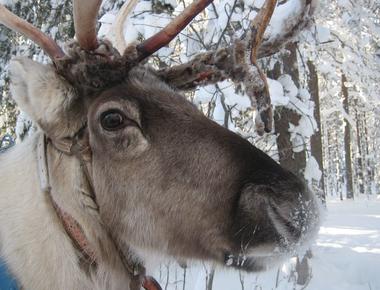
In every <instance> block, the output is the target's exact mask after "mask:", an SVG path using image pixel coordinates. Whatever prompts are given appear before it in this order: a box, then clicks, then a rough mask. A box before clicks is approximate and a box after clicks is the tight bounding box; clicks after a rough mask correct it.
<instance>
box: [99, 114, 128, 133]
mask: <svg viewBox="0 0 380 290" xmlns="http://www.w3.org/2000/svg"><path fill="white" fill-rule="evenodd" d="M100 124H101V125H102V127H103V129H104V130H107V131H115V130H118V129H121V128H123V127H125V116H124V114H123V113H122V112H120V111H117V110H110V111H106V112H104V113H102V115H101V116H100Z"/></svg>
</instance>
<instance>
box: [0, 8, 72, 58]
mask: <svg viewBox="0 0 380 290" xmlns="http://www.w3.org/2000/svg"><path fill="white" fill-rule="evenodd" d="M0 23H1V24H3V25H5V26H6V27H8V28H9V29H11V30H14V31H17V32H19V33H21V34H23V35H24V36H26V37H27V38H29V39H31V40H32V41H33V42H35V43H36V44H38V45H39V46H41V48H42V49H43V50H44V51H45V52H46V54H47V55H49V56H50V57H51V58H52V59H53V60H54V59H58V58H61V57H63V56H65V54H64V52H63V51H62V49H61V48H60V47H59V46H58V45H57V43H56V42H55V41H54V40H53V39H52V38H51V37H49V36H47V35H46V34H44V33H43V32H42V31H40V30H39V29H37V28H36V27H34V26H33V25H31V24H30V23H28V22H27V21H25V20H23V19H21V18H20V17H18V16H16V15H15V14H13V13H12V12H10V11H9V10H8V9H7V8H5V7H4V6H3V5H1V4H0Z"/></svg>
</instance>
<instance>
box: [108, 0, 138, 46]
mask: <svg viewBox="0 0 380 290" xmlns="http://www.w3.org/2000/svg"><path fill="white" fill-rule="evenodd" d="M138 1H139V0H129V1H127V2H125V3H124V4H123V6H122V7H121V8H120V11H119V13H118V14H117V16H116V19H115V21H114V23H113V25H112V27H111V29H110V32H109V36H108V37H109V38H110V40H111V42H112V43H113V45H114V46H115V47H116V49H117V50H118V51H119V52H120V53H123V51H124V50H125V49H126V48H127V43H126V42H125V38H124V22H125V20H126V19H127V17H128V15H129V14H130V13H131V12H132V11H133V9H134V8H135V6H136V4H137V2H138Z"/></svg>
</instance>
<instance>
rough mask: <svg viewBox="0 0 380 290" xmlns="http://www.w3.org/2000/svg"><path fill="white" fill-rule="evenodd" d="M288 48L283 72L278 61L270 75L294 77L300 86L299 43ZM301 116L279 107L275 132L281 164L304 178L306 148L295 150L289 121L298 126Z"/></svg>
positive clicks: (275, 114)
mask: <svg viewBox="0 0 380 290" xmlns="http://www.w3.org/2000/svg"><path fill="white" fill-rule="evenodd" d="M286 48H287V50H288V51H290V55H289V54H286V55H285V56H283V58H282V62H283V72H281V65H280V64H279V63H277V64H276V65H275V68H274V69H273V71H271V72H269V73H268V76H269V77H271V78H273V79H278V78H279V77H280V76H281V74H282V73H284V74H288V75H290V76H291V77H292V80H293V82H294V84H295V85H296V86H297V87H299V84H300V81H299V72H298V62H297V44H295V43H292V44H288V45H287V47H286ZM300 118H301V116H300V115H298V114H297V113H296V112H294V111H293V110H290V109H287V108H284V107H282V108H277V109H276V110H275V112H274V124H275V133H276V134H277V148H278V154H279V161H280V164H281V165H282V166H283V167H285V168H287V169H289V170H290V171H292V172H293V173H295V174H296V175H297V176H299V177H300V178H302V179H303V170H304V169H305V165H306V154H305V150H303V151H301V152H294V151H293V146H292V143H291V141H290V133H289V130H288V129H289V123H292V124H293V125H295V126H297V125H298V124H299V120H300Z"/></svg>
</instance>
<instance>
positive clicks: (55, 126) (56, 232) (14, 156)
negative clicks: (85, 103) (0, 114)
mask: <svg viewBox="0 0 380 290" xmlns="http://www.w3.org/2000/svg"><path fill="white" fill-rule="evenodd" d="M10 72H11V80H12V87H11V90H12V94H13V97H14V99H15V100H16V101H17V103H18V105H19V106H20V107H21V109H22V110H24V111H25V112H26V113H27V114H28V115H29V116H31V118H32V119H33V121H34V122H35V124H38V126H39V127H40V128H43V130H44V132H45V134H48V135H49V137H54V138H57V139H59V138H60V137H65V136H72V135H73V134H74V133H75V132H77V131H78V130H79V128H80V127H81V126H82V125H83V120H81V119H80V118H75V116H68V115H66V113H65V111H67V108H68V107H70V106H71V105H72V103H73V101H74V100H75V98H76V96H75V94H74V92H73V90H72V89H71V88H70V86H68V85H67V83H66V82H65V81H64V80H63V79H62V78H60V77H59V76H58V75H57V74H56V73H55V70H54V68H53V67H52V66H46V65H42V64H39V63H36V62H33V61H31V60H28V59H24V58H23V59H15V60H13V61H12V62H11V66H10ZM75 106H76V105H75ZM68 111H70V112H71V111H74V114H76V115H78V112H75V109H73V110H68ZM62 120H66V121H65V122H62ZM41 134H44V133H43V132H42V131H41V130H38V131H37V132H35V133H33V134H32V135H31V136H29V137H28V138H27V140H25V141H24V142H22V143H20V144H18V145H17V146H15V147H14V148H11V149H9V150H8V151H6V152H5V153H3V154H1V155H0V164H1V166H0V185H1V187H0V221H1V222H0V255H1V256H2V258H3V259H4V260H5V262H6V264H7V266H8V267H9V269H10V271H11V273H12V274H13V275H15V277H16V279H17V280H18V282H19V284H20V286H21V287H22V289H26V290H52V289H57V290H59V289H62V290H69V289H70V290H87V289H88V290H90V289H91V290H93V289H99V290H100V289H101V290H105V289H107V290H119V289H120V290H121V289H123V290H126V289H129V276H128V274H127V272H126V270H125V268H124V266H123V264H122V262H121V258H120V256H119V252H118V251H117V250H116V248H115V245H114V243H113V241H112V239H111V238H110V237H109V234H108V232H107V230H106V229H104V226H103V224H102V223H101V221H100V217H99V216H98V212H97V211H94V210H90V207H89V206H88V205H90V206H91V205H92V204H91V203H93V202H94V201H93V200H92V199H91V198H88V197H86V195H84V194H83V192H86V191H88V189H87V188H86V182H85V180H84V178H85V177H84V174H83V172H82V170H81V169H80V164H79V161H78V159H77V158H76V157H72V156H66V155H63V154H62V153H61V152H59V151H57V150H56V149H55V148H53V146H51V145H49V146H48V148H47V159H48V166H49V179H50V185H51V188H52V190H51V192H50V193H46V192H43V191H42V190H41V188H40V184H39V175H38V174H39V173H38V170H37V168H38V163H37V151H36V148H37V143H38V140H39V139H40V137H41ZM51 199H53V200H54V201H55V202H56V203H57V204H58V206H59V207H60V208H61V209H63V210H64V211H66V212H67V213H69V214H70V215H71V216H72V217H73V218H74V219H75V220H76V221H77V222H78V223H79V224H80V226H81V228H82V229H83V231H84V234H85V235H86V237H87V239H88V241H89V242H90V244H91V246H92V248H93V250H94V251H95V254H96V258H97V261H96V262H97V269H96V271H91V272H90V273H89V274H88V273H86V271H84V270H83V269H81V268H80V265H79V258H78V251H77V250H76V249H75V247H74V246H73V243H72V241H71V239H70V237H68V235H67V233H66V231H65V230H64V228H63V225H62V221H61V220H60V219H59V218H58V216H57V214H56V212H55V209H54V208H53V206H52V202H51Z"/></svg>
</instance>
